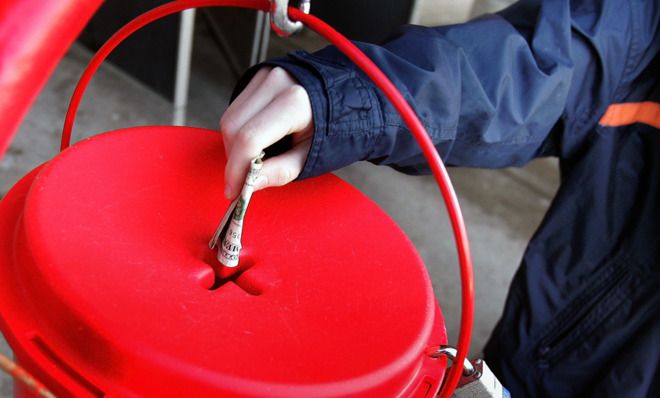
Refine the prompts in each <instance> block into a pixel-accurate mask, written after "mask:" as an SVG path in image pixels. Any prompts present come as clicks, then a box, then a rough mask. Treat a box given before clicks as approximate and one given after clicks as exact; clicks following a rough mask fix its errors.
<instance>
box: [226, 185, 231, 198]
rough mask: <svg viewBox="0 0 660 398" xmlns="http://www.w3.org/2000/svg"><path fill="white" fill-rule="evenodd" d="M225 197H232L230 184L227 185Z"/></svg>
mask: <svg viewBox="0 0 660 398" xmlns="http://www.w3.org/2000/svg"><path fill="white" fill-rule="evenodd" d="M225 198H227V199H231V187H230V186H229V185H225Z"/></svg>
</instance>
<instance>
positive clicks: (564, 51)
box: [268, 0, 658, 178]
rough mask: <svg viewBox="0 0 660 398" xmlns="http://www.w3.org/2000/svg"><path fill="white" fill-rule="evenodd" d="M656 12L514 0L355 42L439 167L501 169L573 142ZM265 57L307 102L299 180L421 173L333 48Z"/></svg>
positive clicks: (633, 58) (404, 134)
mask: <svg viewBox="0 0 660 398" xmlns="http://www.w3.org/2000/svg"><path fill="white" fill-rule="evenodd" d="M657 8H658V5H657V2H656V1H653V0H649V1H646V2H644V1H640V0H637V1H633V0H631V1H620V0H601V1H572V2H571V1H568V0H557V1H521V2H519V3H516V4H514V5H513V6H512V7H510V8H509V9H506V10H504V11H503V12H501V13H499V14H496V15H487V16H483V17H481V18H478V19H476V20H473V21H471V22H468V23H465V24H459V25H453V26H445V27H437V28H425V27H418V26H408V27H405V28H404V29H403V30H402V32H401V33H400V34H399V35H398V36H397V37H395V38H393V39H392V40H391V41H389V42H387V43H385V44H384V45H373V44H366V43H356V44H357V45H358V46H359V47H360V48H361V49H362V50H363V51H364V52H365V53H366V54H367V55H368V56H369V57H370V58H371V59H372V60H373V61H374V62H375V63H376V64H377V65H378V66H379V67H380V68H381V69H382V70H383V71H384V72H385V74H386V75H387V76H388V77H389V78H390V79H391V80H392V81H393V83H394V84H395V85H396V86H397V88H398V89H399V90H400V91H401V92H402V94H403V95H404V97H405V98H406V99H407V100H408V101H409V102H410V103H411V105H412V106H413V108H414V109H415V111H416V112H417V114H418V115H419V117H420V118H421V120H422V122H423V123H424V125H425V126H426V128H427V130H428V132H429V134H430V136H431V138H432V140H433V142H434V143H435V145H436V147H437V148H438V150H439V152H440V155H441V157H442V158H443V160H444V161H445V163H446V164H447V165H457V166H473V167H490V168H496V167H507V166H512V165H522V164H524V163H526V162H527V161H529V160H531V159H532V158H534V157H537V156H565V157H568V156H571V154H572V153H574V152H576V151H578V150H579V146H580V143H581V142H582V141H583V140H584V138H585V135H586V134H587V131H588V130H590V129H589V128H588V127H590V126H594V125H595V124H596V123H597V121H598V119H599V118H600V116H601V115H602V114H603V113H604V111H605V109H606V108H607V105H608V104H609V103H610V102H612V101H613V99H614V97H616V95H617V88H618V87H619V86H620V85H621V81H622V80H623V79H624V78H625V77H626V75H627V74H630V73H632V72H631V70H632V69H634V68H635V65H638V64H639V62H640V60H641V59H642V57H643V53H644V51H643V50H646V52H647V53H648V50H649V46H650V43H651V42H652V41H653V35H654V33H653V32H655V31H656V29H657V24H658V12H657V11H658V10H657ZM656 42H657V40H656ZM656 51H657V48H656ZM647 58H648V57H647ZM268 63H269V64H271V65H277V66H281V67H283V68H285V69H286V70H288V71H289V72H290V73H291V74H293V75H294V76H295V77H296V78H297V79H298V81H299V82H300V83H301V84H302V85H303V86H304V87H305V88H306V89H307V91H308V93H309V96H310V100H311V102H312V109H313V116H314V125H315V134H314V139H313V144H312V148H311V150H310V154H309V156H308V158H307V161H306V164H305V167H304V169H303V172H302V174H301V177H302V178H305V177H309V176H314V175H319V174H322V173H325V172H328V171H331V170H335V169H338V168H340V167H343V166H346V165H348V164H350V163H353V162H355V161H358V160H369V161H371V162H373V163H377V164H386V165H389V166H392V167H394V168H396V169H398V170H400V171H404V172H407V173H412V174H417V173H425V172H427V171H428V169H427V166H426V163H425V160H424V158H423V157H422V156H421V153H420V150H419V148H418V146H417V144H416V143H415V141H414V139H413V138H412V135H411V134H410V132H409V131H408V130H407V127H406V126H405V125H404V124H403V122H402V120H401V118H400V117H399V115H398V114H397V113H396V111H395V110H394V108H393V107H392V106H391V104H390V103H389V102H388V100H387V99H386V98H385V97H384V95H383V94H381V93H380V92H379V90H378V89H377V88H376V87H375V86H374V85H373V84H372V83H371V81H370V80H369V79H368V78H367V77H366V76H365V75H364V74H363V73H362V72H361V71H359V70H357V68H356V67H355V66H354V65H353V64H352V63H351V62H350V61H349V60H347V58H345V57H344V56H343V55H342V54H341V53H339V51H338V50H337V49H336V48H334V47H332V46H331V47H327V48H325V49H323V50H321V51H319V52H316V53H313V54H310V53H306V52H294V53H292V54H289V55H288V56H287V57H284V58H280V59H276V60H272V61H269V62H268Z"/></svg>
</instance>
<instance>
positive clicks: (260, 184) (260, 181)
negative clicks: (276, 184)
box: [254, 176, 268, 189]
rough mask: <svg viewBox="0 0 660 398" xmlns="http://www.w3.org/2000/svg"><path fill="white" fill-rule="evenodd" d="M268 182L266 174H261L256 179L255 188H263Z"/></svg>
mask: <svg viewBox="0 0 660 398" xmlns="http://www.w3.org/2000/svg"><path fill="white" fill-rule="evenodd" d="M267 184H268V178H266V176H259V177H257V179H256V180H254V189H261V188H263V187H265V186H266V185H267Z"/></svg>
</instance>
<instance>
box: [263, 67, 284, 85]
mask: <svg viewBox="0 0 660 398" xmlns="http://www.w3.org/2000/svg"><path fill="white" fill-rule="evenodd" d="M287 77H288V73H287V71H285V70H284V68H282V67H279V66H276V67H274V68H273V69H271V70H270V72H269V73H268V78H270V79H273V80H274V81H278V82H279V81H283V80H286V78H287Z"/></svg>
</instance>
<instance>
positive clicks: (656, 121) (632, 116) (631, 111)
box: [599, 101, 660, 129]
mask: <svg viewBox="0 0 660 398" xmlns="http://www.w3.org/2000/svg"><path fill="white" fill-rule="evenodd" d="M633 123H644V124H648V125H649V126H653V127H655V128H657V129H660V104H658V103H657V102H650V101H647V102H630V103H626V104H612V105H610V106H609V107H608V108H607V111H606V112H605V114H604V115H603V117H602V118H601V119H600V122H599V124H600V125H601V126H610V127H617V126H627V125H629V124H633Z"/></svg>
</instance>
